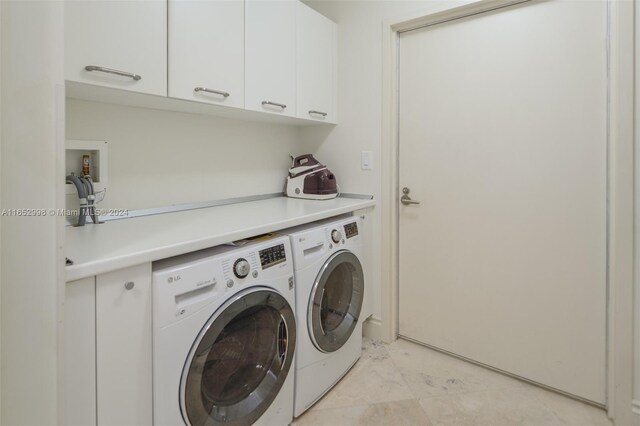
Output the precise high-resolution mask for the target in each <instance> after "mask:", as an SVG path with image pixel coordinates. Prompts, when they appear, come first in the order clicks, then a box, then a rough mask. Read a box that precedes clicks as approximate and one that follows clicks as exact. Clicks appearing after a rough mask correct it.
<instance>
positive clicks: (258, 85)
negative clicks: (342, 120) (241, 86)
mask: <svg viewBox="0 0 640 426" xmlns="http://www.w3.org/2000/svg"><path fill="white" fill-rule="evenodd" d="M295 18H296V2H295V1H292V0H290V1H288V0H282V1H272V0H247V1H246V2H245V22H246V24H245V25H246V43H245V62H246V67H245V69H246V76H245V90H246V92H245V108H246V109H250V110H254V111H263V112H270V113H274V114H281V115H287V116H292V117H295V116H296V63H295V50H296V43H295V36H296V26H295Z"/></svg>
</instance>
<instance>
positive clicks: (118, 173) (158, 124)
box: [66, 99, 313, 209]
mask: <svg viewBox="0 0 640 426" xmlns="http://www.w3.org/2000/svg"><path fill="white" fill-rule="evenodd" d="M66 136H67V139H95V140H106V141H107V142H108V150H109V178H108V179H109V181H108V185H109V188H108V191H107V197H106V199H105V201H104V202H103V203H102V204H101V205H100V207H105V208H123V209H139V208H147V207H155V206H166V205H170V204H176V203H189V202H197V201H208V200H217V199H224V198H230V197H239V196H246V195H255V194H267V193H274V192H282V189H283V185H284V179H285V176H286V173H287V170H288V168H289V165H290V164H291V161H290V159H289V153H293V154H303V153H306V152H307V151H312V150H313V143H302V142H301V140H300V137H299V129H298V128H296V127H289V126H284V125H279V124H267V123H251V122H243V121H238V120H232V119H226V118H220V117H213V116H207V115H198V114H186V113H178V112H171V111H158V110H151V109H144V108H134V107H125V106H120V105H110V104H103V103H96V102H88V101H80V100H74V99H68V100H67V135H66ZM69 198H70V199H74V198H77V197H75V196H69Z"/></svg>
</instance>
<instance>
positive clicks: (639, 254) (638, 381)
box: [633, 2, 640, 419]
mask: <svg viewBox="0 0 640 426" xmlns="http://www.w3.org/2000/svg"><path fill="white" fill-rule="evenodd" d="M639 22H640V5H638V3H637V2H636V7H635V36H636V39H635V51H636V55H635V79H636V80H635V81H636V92H635V113H636V115H635V157H636V158H635V178H636V181H635V197H636V199H635V208H636V211H635V223H634V225H635V231H636V235H635V247H634V248H635V253H634V263H635V271H634V272H635V274H634V275H635V276H634V284H635V288H634V293H635V303H634V316H635V321H634V334H635V336H634V340H635V342H634V343H635V345H634V353H633V359H634V366H633V373H634V375H633V405H634V413H635V414H636V416H637V417H638V418H639V419H640V89H638V86H637V84H638V82H640V31H638V23H639Z"/></svg>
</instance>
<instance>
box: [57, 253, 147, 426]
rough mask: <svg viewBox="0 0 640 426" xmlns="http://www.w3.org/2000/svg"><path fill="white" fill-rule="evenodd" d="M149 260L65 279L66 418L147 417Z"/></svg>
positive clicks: (122, 421)
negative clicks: (80, 277)
mask: <svg viewBox="0 0 640 426" xmlns="http://www.w3.org/2000/svg"><path fill="white" fill-rule="evenodd" d="M151 336H152V329H151V264H150V263H149V264H143V265H139V266H135V267H131V268H126V269H122V270H118V271H115V272H110V273H107V274H103V275H98V276H96V277H95V278H87V279H84V280H80V281H75V282H71V283H67V294H66V309H65V351H66V353H65V393H66V394H65V398H66V400H65V407H66V413H65V416H66V420H67V421H66V423H67V424H83V425H87V424H97V425H149V424H151V423H152V420H153V419H152V417H153V407H152V365H151V362H152V354H151Z"/></svg>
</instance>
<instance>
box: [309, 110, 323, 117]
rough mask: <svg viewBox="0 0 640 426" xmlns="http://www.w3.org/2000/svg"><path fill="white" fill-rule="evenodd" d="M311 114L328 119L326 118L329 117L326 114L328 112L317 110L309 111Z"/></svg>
mask: <svg viewBox="0 0 640 426" xmlns="http://www.w3.org/2000/svg"><path fill="white" fill-rule="evenodd" d="M309 114H318V115H321V116H323V117H326V116H327V113H326V112H322V111H316V110H313V109H312V110H310V111H309Z"/></svg>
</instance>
